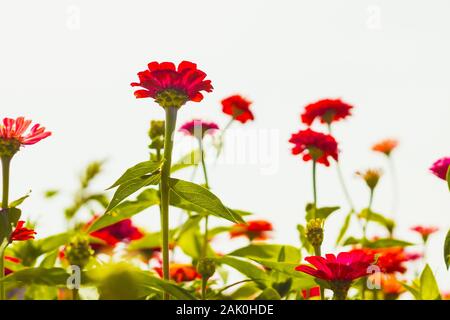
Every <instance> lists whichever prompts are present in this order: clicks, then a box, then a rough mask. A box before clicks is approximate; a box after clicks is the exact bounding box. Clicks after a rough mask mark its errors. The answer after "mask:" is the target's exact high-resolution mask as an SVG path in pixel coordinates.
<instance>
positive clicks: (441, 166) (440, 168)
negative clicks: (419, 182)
mask: <svg viewBox="0 0 450 320" xmlns="http://www.w3.org/2000/svg"><path fill="white" fill-rule="evenodd" d="M449 166H450V157H443V158H441V159H439V160H437V161H436V162H435V163H433V165H432V166H431V168H430V171H431V173H433V174H434V175H435V176H436V177H439V178H441V179H443V180H446V178H447V171H448V167H449Z"/></svg>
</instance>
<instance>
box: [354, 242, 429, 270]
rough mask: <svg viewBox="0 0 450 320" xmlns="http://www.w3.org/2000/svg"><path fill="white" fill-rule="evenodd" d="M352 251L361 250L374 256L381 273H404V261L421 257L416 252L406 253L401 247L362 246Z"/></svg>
mask: <svg viewBox="0 0 450 320" xmlns="http://www.w3.org/2000/svg"><path fill="white" fill-rule="evenodd" d="M352 251H353V252H360V251H363V252H365V253H366V254H369V255H373V256H375V257H376V265H377V266H378V267H379V268H380V271H381V272H383V273H395V272H398V273H405V272H406V267H405V265H404V263H406V262H408V261H413V260H417V259H419V258H420V257H421V255H420V254H418V253H408V252H406V251H405V249H404V248H402V247H391V248H377V249H371V248H363V249H354V250H352Z"/></svg>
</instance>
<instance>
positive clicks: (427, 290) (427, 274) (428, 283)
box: [420, 264, 441, 300]
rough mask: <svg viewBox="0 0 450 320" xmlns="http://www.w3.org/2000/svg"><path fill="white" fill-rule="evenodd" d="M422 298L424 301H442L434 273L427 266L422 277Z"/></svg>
mask: <svg viewBox="0 0 450 320" xmlns="http://www.w3.org/2000/svg"><path fill="white" fill-rule="evenodd" d="M420 296H421V298H422V300H440V299H441V294H440V291H439V287H438V285H437V282H436V279H435V278H434V275H433V271H431V268H430V266H429V265H428V264H427V265H426V266H425V268H424V269H423V271H422V274H421V275H420Z"/></svg>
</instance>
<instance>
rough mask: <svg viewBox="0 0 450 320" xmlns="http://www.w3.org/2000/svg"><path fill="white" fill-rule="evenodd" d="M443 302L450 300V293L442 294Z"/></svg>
mask: <svg viewBox="0 0 450 320" xmlns="http://www.w3.org/2000/svg"><path fill="white" fill-rule="evenodd" d="M441 297H442V300H450V292H442V293H441Z"/></svg>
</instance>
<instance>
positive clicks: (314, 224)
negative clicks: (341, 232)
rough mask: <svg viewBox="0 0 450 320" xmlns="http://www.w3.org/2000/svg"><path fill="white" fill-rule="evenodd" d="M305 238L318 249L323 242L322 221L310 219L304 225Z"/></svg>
mask: <svg viewBox="0 0 450 320" xmlns="http://www.w3.org/2000/svg"><path fill="white" fill-rule="evenodd" d="M306 237H307V239H308V241H309V243H310V244H311V245H312V246H313V247H320V246H321V245H322V242H323V220H322V219H312V220H310V221H308V224H307V225H306Z"/></svg>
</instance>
